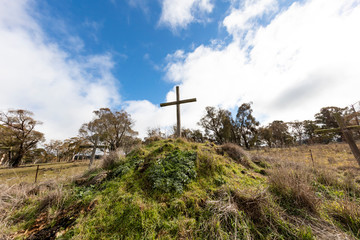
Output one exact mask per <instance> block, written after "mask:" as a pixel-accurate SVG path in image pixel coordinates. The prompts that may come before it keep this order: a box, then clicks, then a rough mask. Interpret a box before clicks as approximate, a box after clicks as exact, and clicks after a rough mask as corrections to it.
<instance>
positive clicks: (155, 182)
mask: <svg viewBox="0 0 360 240" xmlns="http://www.w3.org/2000/svg"><path fill="white" fill-rule="evenodd" d="M195 161H196V153H194V152H187V151H186V152H182V151H180V150H174V151H173V152H171V153H170V154H167V155H166V156H165V158H160V159H158V160H156V161H154V162H153V164H152V165H151V166H150V167H149V168H148V169H147V170H146V173H147V178H148V180H149V182H150V183H151V186H152V189H153V190H156V191H159V192H161V193H169V192H175V193H182V191H183V189H184V187H185V186H186V185H187V184H188V183H189V182H190V181H191V180H192V179H194V178H195V177H196V170H195Z"/></svg>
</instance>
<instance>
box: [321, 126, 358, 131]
mask: <svg viewBox="0 0 360 240" xmlns="http://www.w3.org/2000/svg"><path fill="white" fill-rule="evenodd" d="M344 129H347V130H356V129H360V126H359V125H352V126H347V127H345V128H344ZM341 131H342V130H341V128H332V129H319V130H315V133H331V132H341Z"/></svg>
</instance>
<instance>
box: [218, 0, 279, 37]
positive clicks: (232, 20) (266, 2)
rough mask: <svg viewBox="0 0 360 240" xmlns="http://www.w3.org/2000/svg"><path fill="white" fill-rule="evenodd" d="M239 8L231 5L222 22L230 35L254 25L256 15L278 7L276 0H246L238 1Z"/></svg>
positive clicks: (269, 11) (267, 12)
mask: <svg viewBox="0 0 360 240" xmlns="http://www.w3.org/2000/svg"><path fill="white" fill-rule="evenodd" d="M239 5H240V8H236V7H232V9H231V13H230V15H229V16H227V17H226V18H225V19H224V21H223V24H224V26H225V27H226V29H227V31H228V32H229V33H230V34H232V35H235V36H236V35H238V34H240V33H242V32H244V31H246V30H249V29H251V28H253V27H254V25H255V22H254V21H255V20H256V19H258V17H262V16H263V15H266V14H269V13H272V12H274V11H276V10H277V9H278V4H277V1H276V0H246V1H240V2H239Z"/></svg>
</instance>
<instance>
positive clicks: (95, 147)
mask: <svg viewBox="0 0 360 240" xmlns="http://www.w3.org/2000/svg"><path fill="white" fill-rule="evenodd" d="M98 142H99V136H98V135H97V136H96V138H95V143H94V148H93V150H92V153H91V158H90V163H89V168H91V165H92V164H93V162H94V159H95V153H96V149H97V145H98Z"/></svg>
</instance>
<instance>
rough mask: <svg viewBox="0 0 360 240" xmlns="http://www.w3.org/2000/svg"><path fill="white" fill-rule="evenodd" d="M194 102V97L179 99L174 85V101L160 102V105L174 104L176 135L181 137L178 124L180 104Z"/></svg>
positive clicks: (177, 90) (177, 87)
mask: <svg viewBox="0 0 360 240" xmlns="http://www.w3.org/2000/svg"><path fill="white" fill-rule="evenodd" d="M190 102H196V98H190V99H184V100H180V93H179V86H176V101H174V102H168V103H161V104H160V107H166V106H170V105H176V120H177V121H176V137H178V138H179V137H181V124H180V104H183V103H190Z"/></svg>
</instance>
